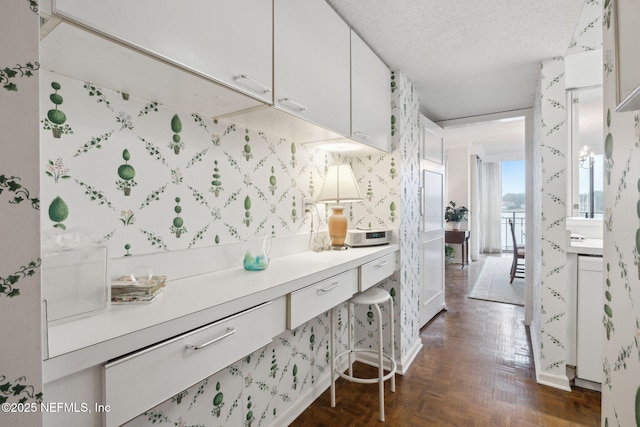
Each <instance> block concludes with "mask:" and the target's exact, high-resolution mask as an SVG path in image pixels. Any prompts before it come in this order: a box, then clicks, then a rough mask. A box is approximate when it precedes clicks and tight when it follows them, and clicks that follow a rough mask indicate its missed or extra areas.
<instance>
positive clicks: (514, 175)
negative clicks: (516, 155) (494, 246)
mask: <svg viewBox="0 0 640 427" xmlns="http://www.w3.org/2000/svg"><path fill="white" fill-rule="evenodd" d="M501 169H502V219H501V224H502V250H509V251H510V250H512V249H513V241H512V238H511V230H510V229H509V219H511V220H512V221H513V224H514V229H515V235H516V244H518V245H523V244H524V232H525V203H526V192H525V174H524V169H525V166H524V160H512V161H503V162H501Z"/></svg>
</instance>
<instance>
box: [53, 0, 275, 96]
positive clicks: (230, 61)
mask: <svg viewBox="0 0 640 427" xmlns="http://www.w3.org/2000/svg"><path fill="white" fill-rule="evenodd" d="M54 8H55V10H54V13H55V14H56V15H58V16H61V17H63V18H66V19H69V20H71V21H74V22H77V23H79V24H81V25H84V26H86V27H89V28H91V29H94V30H96V31H98V32H101V33H104V34H105V35H108V36H109V37H112V38H115V39H117V40H119V41H122V42H124V43H125V44H127V45H129V46H133V47H136V48H138V49H141V50H143V51H146V52H148V53H151V54H152V55H154V56H157V57H161V58H163V59H166V60H168V61H169V62H171V63H174V64H178V65H180V66H182V67H184V68H187V69H190V70H191V71H194V72H195V73H196V74H200V75H203V76H204V77H207V78H210V79H212V80H215V81H219V82H222V83H224V84H226V85H228V86H231V87H233V88H236V89H238V90H239V91H241V92H244V93H247V94H250V95H251V96H253V97H255V98H258V99H260V100H262V101H264V102H267V103H271V100H272V92H271V90H272V62H271V61H272V52H273V51H272V4H271V0H233V1H226V0H190V1H188V2H177V1H169V0H135V1H130V0H109V1H102V0H55V2H54Z"/></svg>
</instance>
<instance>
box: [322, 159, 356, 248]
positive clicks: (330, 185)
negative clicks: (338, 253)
mask: <svg viewBox="0 0 640 427" xmlns="http://www.w3.org/2000/svg"><path fill="white" fill-rule="evenodd" d="M360 200H362V195H361V194H360V189H359V188H358V182H357V181H356V177H355V176H354V175H353V171H352V170H351V166H350V165H349V164H344V163H343V164H338V165H333V166H329V170H328V171H327V176H326V177H325V179H324V184H323V186H322V190H320V194H319V195H318V199H317V200H316V202H318V203H322V202H325V203H336V205H334V206H333V207H332V208H331V209H332V210H333V214H332V215H331V216H330V217H329V236H330V237H331V245H332V246H333V249H345V248H346V246H345V244H344V239H345V237H346V236H347V217H346V216H345V215H344V213H343V211H344V206H342V205H341V203H343V202H357V201H360Z"/></svg>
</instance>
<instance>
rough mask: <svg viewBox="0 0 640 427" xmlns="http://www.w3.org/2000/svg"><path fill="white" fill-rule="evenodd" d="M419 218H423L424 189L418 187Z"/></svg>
mask: <svg viewBox="0 0 640 427" xmlns="http://www.w3.org/2000/svg"><path fill="white" fill-rule="evenodd" d="M420 216H424V187H420Z"/></svg>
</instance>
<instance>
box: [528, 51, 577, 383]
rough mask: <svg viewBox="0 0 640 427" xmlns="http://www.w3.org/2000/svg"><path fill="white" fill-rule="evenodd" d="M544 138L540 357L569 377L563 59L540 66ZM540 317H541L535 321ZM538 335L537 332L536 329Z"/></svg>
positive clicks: (551, 368) (549, 369)
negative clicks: (566, 371) (567, 357)
mask: <svg viewBox="0 0 640 427" xmlns="http://www.w3.org/2000/svg"><path fill="white" fill-rule="evenodd" d="M540 86H541V103H540V105H541V118H542V119H541V123H538V126H540V127H541V132H540V134H539V136H540V138H541V140H540V144H541V156H542V161H541V163H542V165H543V171H542V197H541V205H542V217H541V221H542V224H541V229H542V243H541V251H542V268H541V273H540V274H541V282H540V284H539V289H538V292H537V294H538V296H539V298H540V301H539V304H540V307H539V313H536V316H534V318H536V320H538V322H539V323H538V326H539V328H540V329H539V335H538V336H537V338H538V339H539V341H538V345H539V346H540V351H539V359H540V363H541V366H539V367H538V369H542V370H543V371H545V372H546V373H550V374H554V375H557V376H565V375H566V374H565V367H566V363H565V362H566V350H567V342H566V340H567V336H566V331H567V322H568V319H567V316H566V314H567V303H568V301H569V285H568V277H569V276H568V273H567V270H566V266H567V256H566V251H565V246H566V243H565V241H566V224H565V219H566V203H565V202H566V197H567V195H566V185H567V171H566V163H567V158H566V156H567V140H568V139H567V138H568V136H567V135H568V134H567V132H568V131H567V107H566V105H565V86H564V58H556V59H552V60H549V61H545V62H543V63H542V70H541V73H540ZM538 315H539V317H537V316H538ZM536 332H537V331H536Z"/></svg>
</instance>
